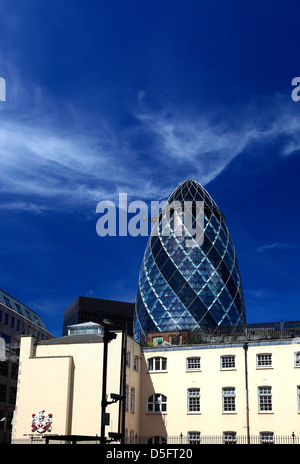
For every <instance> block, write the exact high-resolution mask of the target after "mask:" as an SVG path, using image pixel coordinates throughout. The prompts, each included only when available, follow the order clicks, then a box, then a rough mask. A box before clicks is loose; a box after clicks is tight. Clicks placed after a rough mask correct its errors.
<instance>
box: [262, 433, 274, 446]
mask: <svg viewBox="0 0 300 464" xmlns="http://www.w3.org/2000/svg"><path fill="white" fill-rule="evenodd" d="M259 441H260V443H261V444H262V445H266V444H269V445H270V444H272V445H273V444H274V443H275V436H274V432H259Z"/></svg>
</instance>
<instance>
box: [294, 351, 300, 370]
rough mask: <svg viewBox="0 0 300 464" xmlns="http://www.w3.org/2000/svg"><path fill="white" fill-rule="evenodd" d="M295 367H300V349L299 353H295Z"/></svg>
mask: <svg viewBox="0 0 300 464" xmlns="http://www.w3.org/2000/svg"><path fill="white" fill-rule="evenodd" d="M294 360H295V367H300V351H297V353H295V358H294Z"/></svg>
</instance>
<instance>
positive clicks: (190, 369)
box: [186, 356, 202, 372]
mask: <svg viewBox="0 0 300 464" xmlns="http://www.w3.org/2000/svg"><path fill="white" fill-rule="evenodd" d="M191 359H194V360H196V359H197V360H199V367H189V360H191ZM201 370H202V369H201V357H200V356H189V357H188V358H186V372H199V371H201Z"/></svg>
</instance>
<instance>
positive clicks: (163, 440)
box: [147, 437, 167, 445]
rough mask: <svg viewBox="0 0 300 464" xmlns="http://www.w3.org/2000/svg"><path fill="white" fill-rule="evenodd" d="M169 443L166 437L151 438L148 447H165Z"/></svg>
mask: <svg viewBox="0 0 300 464" xmlns="http://www.w3.org/2000/svg"><path fill="white" fill-rule="evenodd" d="M166 443H167V440H166V438H164V437H150V438H148V440H147V445H164V444H166Z"/></svg>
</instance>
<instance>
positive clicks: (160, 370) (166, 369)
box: [147, 356, 168, 373]
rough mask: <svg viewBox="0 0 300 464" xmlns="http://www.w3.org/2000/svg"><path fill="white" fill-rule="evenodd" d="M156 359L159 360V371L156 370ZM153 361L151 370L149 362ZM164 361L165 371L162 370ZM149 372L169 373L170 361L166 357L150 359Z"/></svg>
mask: <svg viewBox="0 0 300 464" xmlns="http://www.w3.org/2000/svg"><path fill="white" fill-rule="evenodd" d="M156 359H159V367H160V368H159V369H156V362H155V360H156ZM151 360H152V369H149V361H151ZM163 360H165V361H166V368H165V369H162V364H163ZM147 371H148V372H151V373H155V372H168V359H167V358H166V357H164V356H153V357H152V358H148V359H147Z"/></svg>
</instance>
